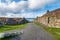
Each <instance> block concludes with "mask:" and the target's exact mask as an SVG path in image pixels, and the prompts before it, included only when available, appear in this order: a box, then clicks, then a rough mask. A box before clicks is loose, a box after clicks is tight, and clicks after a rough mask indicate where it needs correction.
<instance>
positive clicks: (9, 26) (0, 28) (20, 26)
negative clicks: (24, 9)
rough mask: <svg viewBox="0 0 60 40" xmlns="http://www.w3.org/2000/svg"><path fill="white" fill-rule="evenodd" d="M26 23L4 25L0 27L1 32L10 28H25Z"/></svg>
mask: <svg viewBox="0 0 60 40" xmlns="http://www.w3.org/2000/svg"><path fill="white" fill-rule="evenodd" d="M26 24H27V23H26ZM26 24H21V25H4V26H3V27H0V33H1V32H5V31H9V30H16V29H22V28H25V26H26Z"/></svg>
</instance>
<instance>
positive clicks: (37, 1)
mask: <svg viewBox="0 0 60 40" xmlns="http://www.w3.org/2000/svg"><path fill="white" fill-rule="evenodd" d="M56 2H57V0H28V3H29V8H30V9H33V10H34V9H39V8H44V7H45V6H46V5H48V4H49V5H50V4H53V3H56Z"/></svg>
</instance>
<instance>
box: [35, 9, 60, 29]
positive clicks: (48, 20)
mask: <svg viewBox="0 0 60 40" xmlns="http://www.w3.org/2000/svg"><path fill="white" fill-rule="evenodd" d="M35 21H37V22H39V23H42V24H44V25H47V26H49V27H57V28H59V27H60V8H59V9H56V10H53V11H49V10H48V11H47V12H46V14H44V15H43V16H41V17H37V18H36V20H35Z"/></svg>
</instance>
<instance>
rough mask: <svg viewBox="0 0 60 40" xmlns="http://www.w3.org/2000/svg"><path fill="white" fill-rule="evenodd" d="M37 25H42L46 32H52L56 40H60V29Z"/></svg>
mask: <svg viewBox="0 0 60 40" xmlns="http://www.w3.org/2000/svg"><path fill="white" fill-rule="evenodd" d="M35 24H36V25H40V26H41V27H43V28H44V29H45V30H46V31H48V32H50V33H51V34H52V35H53V36H54V37H55V39H56V40H60V28H52V27H46V26H45V25H43V24H41V23H35Z"/></svg>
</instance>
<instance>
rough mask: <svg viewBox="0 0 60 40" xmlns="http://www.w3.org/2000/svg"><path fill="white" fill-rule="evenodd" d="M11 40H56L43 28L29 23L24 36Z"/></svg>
mask: <svg viewBox="0 0 60 40" xmlns="http://www.w3.org/2000/svg"><path fill="white" fill-rule="evenodd" d="M10 40H54V38H53V37H52V35H51V34H50V33H48V32H47V31H45V30H44V29H43V28H42V27H39V26H37V25H35V24H34V23H28V24H27V26H26V28H25V29H23V33H22V35H19V36H16V37H14V38H11V39H10Z"/></svg>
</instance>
